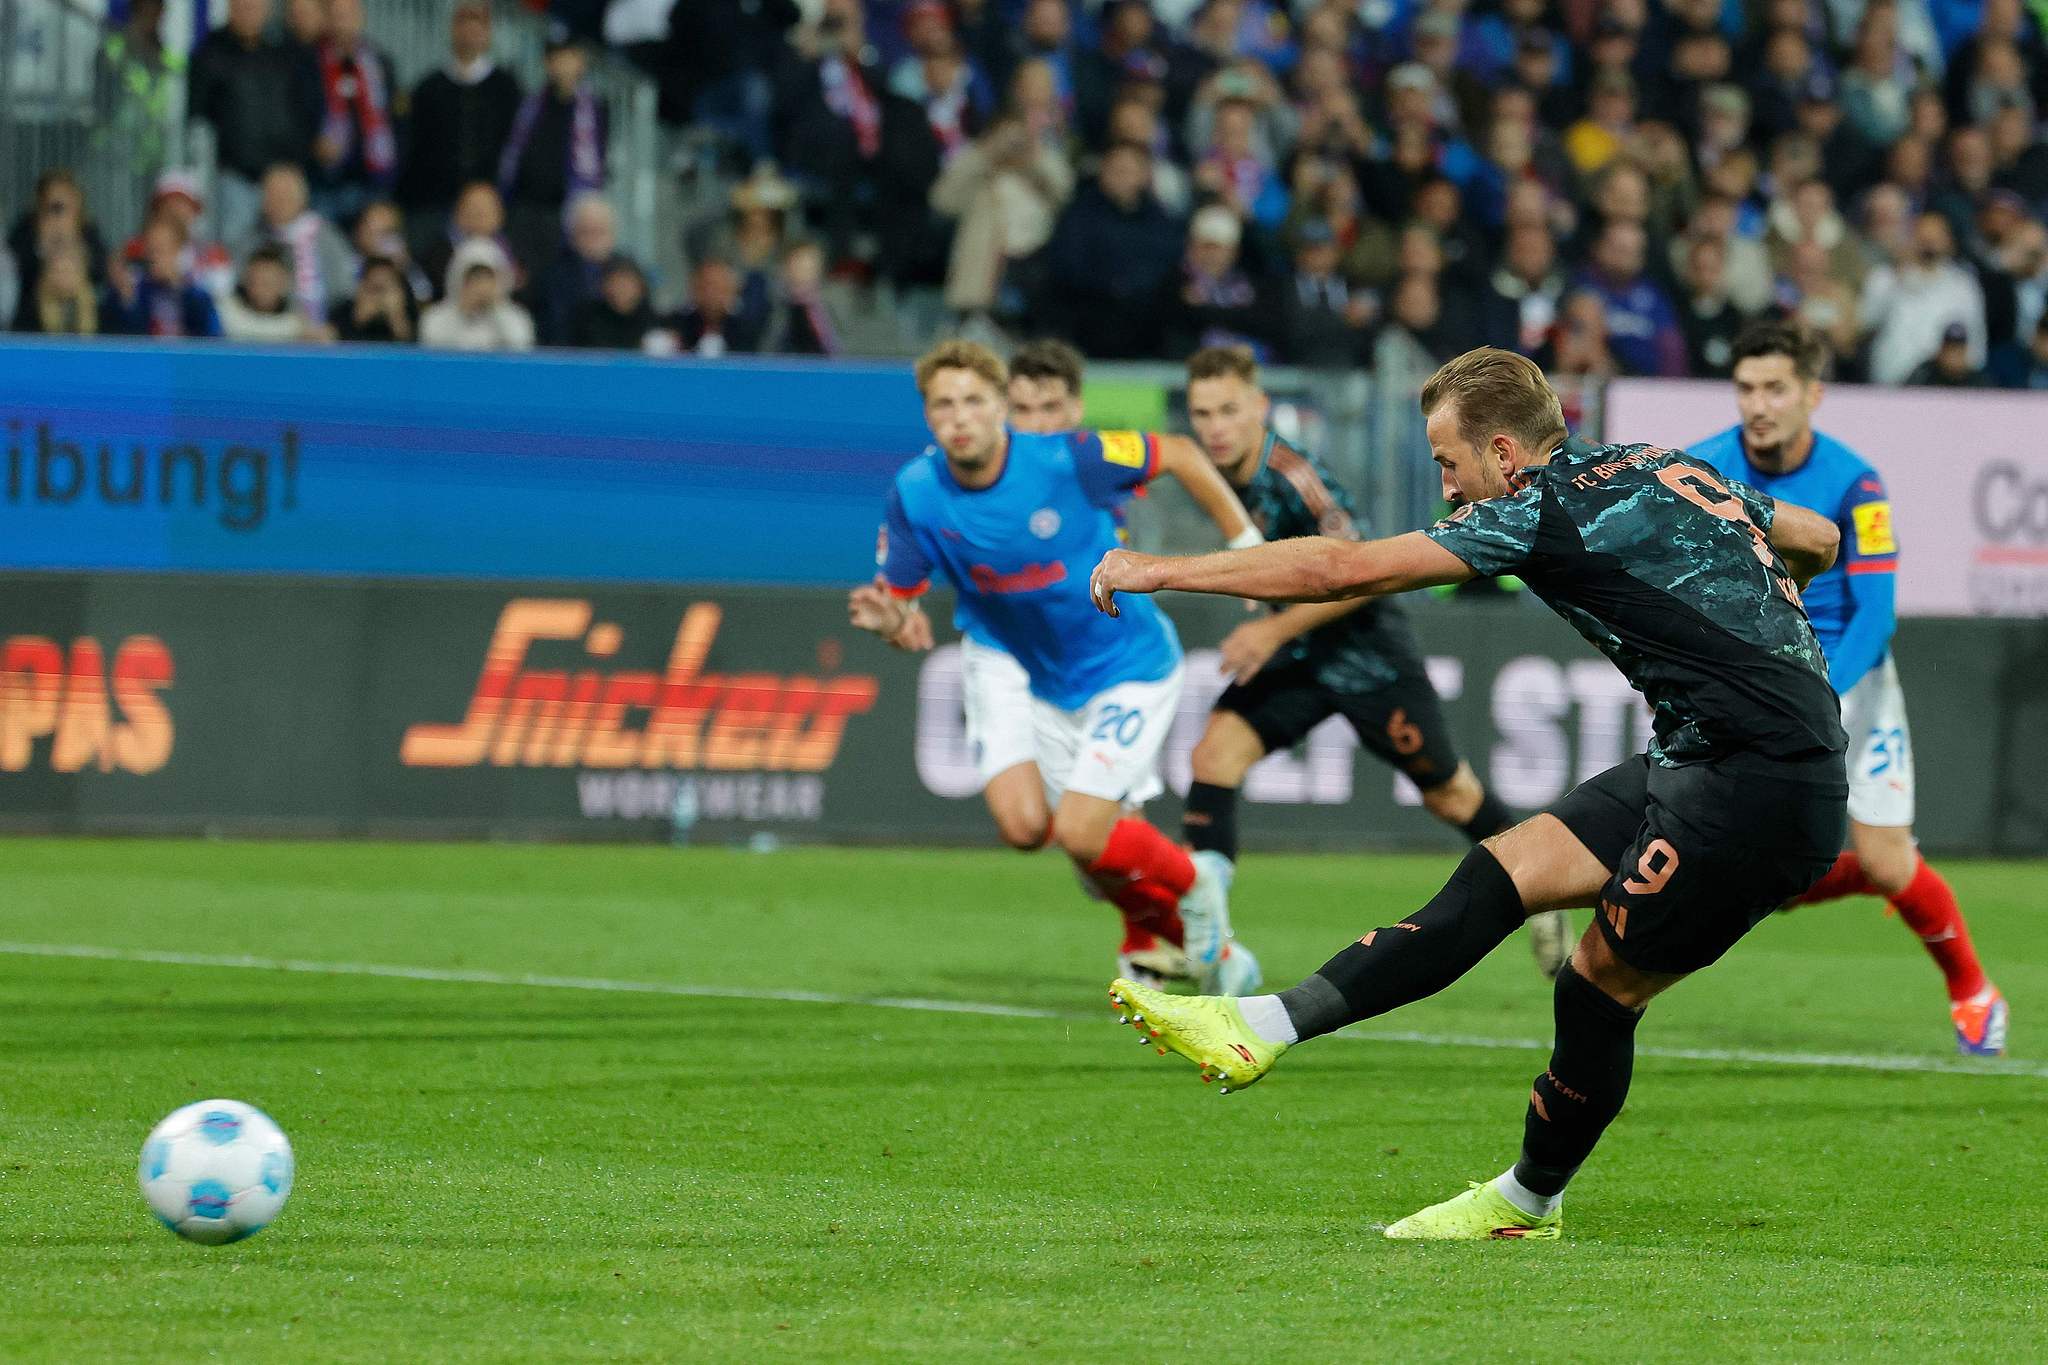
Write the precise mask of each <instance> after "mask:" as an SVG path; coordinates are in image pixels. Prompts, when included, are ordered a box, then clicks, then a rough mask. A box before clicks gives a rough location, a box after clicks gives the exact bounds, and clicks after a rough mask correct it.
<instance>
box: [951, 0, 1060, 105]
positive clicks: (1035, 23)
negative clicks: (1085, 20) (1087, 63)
mask: <svg viewBox="0 0 2048 1365" xmlns="http://www.w3.org/2000/svg"><path fill="white" fill-rule="evenodd" d="M999 31H1000V32H1001V33H1002V34H1003V35H1004V36H1003V37H1002V38H1001V39H1000V40H999V43H1000V45H995V46H990V47H987V48H984V49H982V50H981V51H980V52H978V53H977V54H976V55H977V56H978V57H979V58H980V60H981V61H982V62H983V69H984V70H985V71H986V72H987V73H988V77H989V79H990V80H992V81H994V82H996V84H997V85H998V86H999V87H1001V88H1005V89H1007V88H1008V87H1009V85H1010V82H1011V80H1012V79H1013V78H1014V76H1015V73H1016V70H1017V68H1018V67H1019V66H1021V65H1023V64H1024V63H1025V62H1028V61H1033V60H1036V61H1042V62H1044V63H1045V64H1046V66H1047V67H1049V68H1050V69H1051V71H1052V80H1053V89H1054V91H1055V93H1056V94H1057V95H1058V97H1059V102H1060V106H1061V107H1062V108H1063V109H1065V110H1066V111H1067V113H1068V114H1069V115H1071V114H1072V113H1073V109H1074V70H1075V63H1076V59H1077V54H1076V51H1075V48H1074V18H1073V15H1072V13H1070V12H1069V10H1068V9H1067V4H1066V0H1025V3H1024V17H1023V21H1022V22H1021V23H1019V24H1018V25H1017V26H1016V27H1015V29H1009V28H1008V27H1007V26H1003V28H1002V29H1001V30H999Z"/></svg>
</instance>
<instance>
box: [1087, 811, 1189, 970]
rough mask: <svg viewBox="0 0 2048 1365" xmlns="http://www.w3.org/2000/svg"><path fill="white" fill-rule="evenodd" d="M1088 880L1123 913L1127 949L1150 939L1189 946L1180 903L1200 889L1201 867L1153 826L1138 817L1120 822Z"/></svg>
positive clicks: (1090, 871) (1092, 868) (1112, 832)
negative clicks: (1190, 890) (1197, 876)
mask: <svg viewBox="0 0 2048 1365" xmlns="http://www.w3.org/2000/svg"><path fill="white" fill-rule="evenodd" d="M1088 875H1089V876H1091V877H1093V878H1094V879H1095V880H1096V882H1097V884H1099V885H1100V886H1101V887H1102V889H1103V891H1104V892H1106V893H1107V894H1108V896H1109V898H1110V900H1111V901H1112V902H1114V903H1115V905H1116V908H1117V909H1118V910H1119V911H1121V912H1122V913H1123V917H1124V946H1125V949H1126V950H1129V949H1130V948H1132V947H1133V946H1142V944H1143V940H1142V938H1141V937H1139V936H1141V935H1145V934H1157V935H1158V936H1159V937H1161V938H1163V939H1165V940H1166V941H1167V942H1168V943H1172V944H1174V945H1176V946H1179V945H1180V944H1181V943H1182V942H1184V941H1185V934H1184V933H1183V931H1182V929H1181V923H1180V898H1181V897H1182V896H1185V895H1186V894H1187V893H1188V888H1189V887H1190V886H1193V885H1194V884H1195V865H1194V862H1193V861H1192V860H1191V859H1189V857H1188V851H1187V850H1186V849H1184V848H1182V847H1181V846H1180V845H1179V844H1176V843H1175V842H1173V840H1171V839H1169V838H1167V837H1166V836H1165V835H1164V834H1161V833H1160V832H1159V831H1158V829H1157V828H1155V827H1154V826H1153V825H1151V824H1150V823H1148V822H1147V821H1144V820H1140V819H1137V818H1135V817H1131V818H1126V819H1123V820H1119V821H1117V822H1116V825H1115V827H1114V828H1112V829H1111V830H1110V832H1109V842H1108V843H1107V844H1105V845H1104V846H1103V849H1102V856H1101V857H1100V858H1097V859H1096V860H1095V862H1094V863H1093V864H1092V865H1091V866H1090V867H1089V868H1088ZM1134 939H1137V942H1136V943H1135V944H1134V943H1133V940H1134Z"/></svg>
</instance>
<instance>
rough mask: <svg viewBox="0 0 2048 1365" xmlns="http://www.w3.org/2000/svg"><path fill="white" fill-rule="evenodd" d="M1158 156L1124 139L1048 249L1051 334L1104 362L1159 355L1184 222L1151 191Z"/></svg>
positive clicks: (1082, 191) (1079, 193)
mask: <svg viewBox="0 0 2048 1365" xmlns="http://www.w3.org/2000/svg"><path fill="white" fill-rule="evenodd" d="M1151 185H1152V153H1151V151H1150V150H1149V149H1147V148H1146V147H1144V146H1141V145H1140V144H1138V143H1135V142H1119V143H1117V144H1116V145H1115V146H1113V147H1111V148H1110V149H1109V150H1108V151H1107V152H1105V153H1103V156H1102V162H1101V165H1100V166H1099V168H1098V169H1097V171H1096V175H1095V179H1094V181H1093V182H1092V183H1090V184H1086V185H1083V186H1081V187H1080V188H1079V189H1078V190H1076V191H1075V193H1074V198H1073V200H1072V201H1071V202H1070V203H1069V204H1068V205H1067V207H1066V210H1065V211H1064V212H1063V213H1061V215H1060V221H1059V225H1058V226H1057V227H1055V228H1054V229H1053V236H1052V241H1051V242H1050V243H1048V244H1047V246H1046V258H1047V264H1048V266H1049V269H1048V272H1047V275H1048V279H1049V281H1050V284H1049V288H1048V294H1049V298H1048V302H1049V304H1050V305H1051V307H1050V314H1051V316H1049V317H1048V319H1047V321H1048V323H1049V324H1050V325H1049V326H1048V328H1047V330H1050V331H1054V332H1057V333H1059V334H1061V335H1064V336H1066V337H1069V338H1071V339H1072V340H1073V342H1074V344H1075V345H1077V346H1079V347H1080V348H1081V350H1082V351H1083V353H1085V354H1087V355H1090V356H1094V357H1098V358H1100V359H1103V360H1121V359H1129V358H1133V357H1142V356H1147V355H1153V354H1157V350H1156V348H1157V347H1158V345H1159V341H1160V336H1161V323H1162V318H1161V301H1162V295H1163V294H1164V293H1165V291H1166V288H1167V285H1168V282H1169V281H1170V280H1171V279H1172V278H1173V275H1174V271H1175V270H1176V268H1177V267H1178V265H1179V262H1180V255H1181V235H1180V228H1179V224H1178V223H1177V222H1176V221H1175V220H1174V218H1173V217H1172V216H1171V215H1170V214H1168V213H1167V211H1166V210H1165V208H1164V207H1162V206H1161V204H1160V203H1159V201H1158V199H1157V198H1155V197H1154V196H1153V194H1152V189H1151Z"/></svg>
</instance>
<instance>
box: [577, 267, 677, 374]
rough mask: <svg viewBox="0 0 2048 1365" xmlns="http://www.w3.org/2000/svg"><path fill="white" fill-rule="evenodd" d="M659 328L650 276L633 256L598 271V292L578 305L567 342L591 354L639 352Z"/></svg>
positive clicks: (659, 323) (659, 319) (659, 321)
mask: <svg viewBox="0 0 2048 1365" xmlns="http://www.w3.org/2000/svg"><path fill="white" fill-rule="evenodd" d="M660 326H661V318H660V317H659V316H658V315H656V313H655V311H654V301H653V300H652V299H650V298H649V297H648V294H647V276H646V275H644V274H642V273H641V271H640V267H639V265H637V264H636V263H635V262H634V260H633V258H632V257H631V256H625V255H614V256H612V257H611V258H610V259H609V260H607V261H606V262H605V263H604V266H603V268H602V269H601V270H600V271H599V274H598V284H597V291H596V292H595V293H594V294H592V295H591V296H590V297H589V298H586V299H584V300H582V301H581V302H579V303H578V304H577V305H576V311H575V313H574V315H573V316H572V317H571V318H570V319H569V327H568V333H567V335H566V337H565V338H564V340H565V341H566V342H567V344H569V345H571V346H577V347H584V348H588V349H591V350H602V351H638V350H643V349H645V348H646V346H647V339H648V335H649V334H650V333H652V332H654V331H655V330H656V329H657V328H659V327H660Z"/></svg>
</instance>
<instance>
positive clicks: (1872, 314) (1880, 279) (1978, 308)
mask: <svg viewBox="0 0 2048 1365" xmlns="http://www.w3.org/2000/svg"><path fill="white" fill-rule="evenodd" d="M1861 307H1862V312H1863V321H1864V325H1865V326H1868V327H1871V328H1874V329H1875V331H1874V332H1873V334H1872V336H1871V338H1870V378H1871V381H1872V382H1873V383H1878V384H1902V383H1905V382H1906V381H1907V379H1909V378H1910V377H1911V376H1912V373H1913V371H1914V370H1915V369H1917V368H1918V367H1919V365H1920V363H1921V362H1922V361H1924V360H1926V359H1928V358H1929V357H1930V356H1932V355H1933V354H1934V352H1935V350H1936V348H1938V347H1939V346H1940V345H1941V340H1942V337H1943V336H1944V334H1945V332H1946V329H1947V328H1948V326H1949V325H1950V324H1959V325H1961V327H1962V328H1963V337H1964V341H1965V343H1966V345H1967V346H1968V351H1969V362H1970V366H1971V367H1972V368H1973V369H1981V368H1982V367H1983V364H1984V352H1985V335H1984V295H1983V292H1982V291H1981V290H1980V289H1979V288H1978V285H1977V281H1976V280H1975V278H1973V277H1972V276H1971V274H1970V272H1969V271H1968V270H1966V269H1964V268H1963V267H1962V266H1961V265H1959V264H1957V262H1956V247H1955V238H1954V235H1953V234H1952V233H1951V232H1950V231H1949V226H1948V219H1946V218H1944V217H1942V216H1941V215H1940V214H1938V213H1923V214H1921V215H1920V216H1919V217H1918V218H1917V219H1915V220H1914V222H1913V236H1912V254H1911V256H1910V257H1908V258H1907V259H1906V260H1904V261H1903V262H1898V263H1893V262H1890V261H1887V262H1885V263H1883V264H1881V265H1878V266H1876V267H1874V268H1873V269H1872V270H1871V271H1870V273H1869V274H1868V275H1866V276H1865V277H1864V281H1863V297H1862V301H1861Z"/></svg>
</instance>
